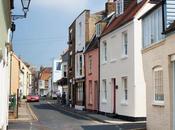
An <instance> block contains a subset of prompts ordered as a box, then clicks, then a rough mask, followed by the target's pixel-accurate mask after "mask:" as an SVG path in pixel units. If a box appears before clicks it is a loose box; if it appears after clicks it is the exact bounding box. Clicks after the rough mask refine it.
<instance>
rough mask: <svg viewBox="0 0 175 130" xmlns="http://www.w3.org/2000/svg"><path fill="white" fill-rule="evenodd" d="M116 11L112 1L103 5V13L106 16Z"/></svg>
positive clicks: (109, 0)
mask: <svg viewBox="0 0 175 130" xmlns="http://www.w3.org/2000/svg"><path fill="white" fill-rule="evenodd" d="M115 10H116V3H115V2H114V0H108V2H106V4H105V12H106V15H109V14H110V13H112V12H114V11H115Z"/></svg>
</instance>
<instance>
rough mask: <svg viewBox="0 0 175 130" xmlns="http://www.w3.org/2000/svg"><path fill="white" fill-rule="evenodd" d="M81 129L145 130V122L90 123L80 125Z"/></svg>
mask: <svg viewBox="0 0 175 130" xmlns="http://www.w3.org/2000/svg"><path fill="white" fill-rule="evenodd" d="M82 128H83V130H136V129H139V130H146V124H145V123H135V124H133V123H132V124H121V125H90V126H82Z"/></svg>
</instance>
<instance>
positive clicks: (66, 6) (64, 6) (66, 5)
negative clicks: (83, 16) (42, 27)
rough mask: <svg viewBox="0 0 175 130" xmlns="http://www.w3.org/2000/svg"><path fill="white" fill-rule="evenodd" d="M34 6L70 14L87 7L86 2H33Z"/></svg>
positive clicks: (79, 0)
mask: <svg viewBox="0 0 175 130" xmlns="http://www.w3.org/2000/svg"><path fill="white" fill-rule="evenodd" d="M32 2H33V3H32V4H33V5H34V6H37V7H41V8H46V9H54V10H55V9H56V10H60V11H63V12H72V11H75V10H76V11H77V10H82V9H85V8H86V7H87V5H88V0H33V1H32Z"/></svg>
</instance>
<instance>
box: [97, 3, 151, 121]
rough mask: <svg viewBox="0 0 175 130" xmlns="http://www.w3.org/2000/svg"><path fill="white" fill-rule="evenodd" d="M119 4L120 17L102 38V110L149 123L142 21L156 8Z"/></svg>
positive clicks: (117, 14) (145, 4)
mask: <svg viewBox="0 0 175 130" xmlns="http://www.w3.org/2000/svg"><path fill="white" fill-rule="evenodd" d="M122 2H123V3H122ZM124 3H127V4H126V5H125V4H124ZM116 4H117V6H116V14H115V15H116V16H115V18H114V19H113V20H112V21H111V22H110V23H108V26H106V28H105V29H104V31H103V33H102V36H101V39H100V111H101V112H102V113H106V114H109V115H113V114H114V115H115V116H116V115H117V117H118V118H122V119H126V120H135V121H136V120H145V119H146V87H145V81H144V76H143V67H142V66H143V64H142V55H141V49H142V45H141V43H142V37H141V22H140V21H139V20H138V18H139V17H140V16H141V15H142V14H144V13H145V12H146V11H147V10H148V9H150V8H151V7H152V5H151V4H149V3H148V2H147V1H146V0H140V1H137V0H134V1H126V0H124V1H120V0H119V1H116ZM123 6H127V8H125V7H123ZM122 7H123V10H122Z"/></svg>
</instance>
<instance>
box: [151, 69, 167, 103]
mask: <svg viewBox="0 0 175 130" xmlns="http://www.w3.org/2000/svg"><path fill="white" fill-rule="evenodd" d="M156 72H161V75H158V76H159V77H158V78H160V79H156V77H155V76H156V75H155V74H156ZM155 80H161V81H158V83H159V85H162V91H163V100H158V99H156V91H160V90H156V89H157V87H160V86H156V84H157V82H156V81H155ZM153 88H154V96H153V97H154V102H153V104H154V105H164V100H165V95H164V85H163V68H162V67H161V66H157V67H155V68H153Z"/></svg>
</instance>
